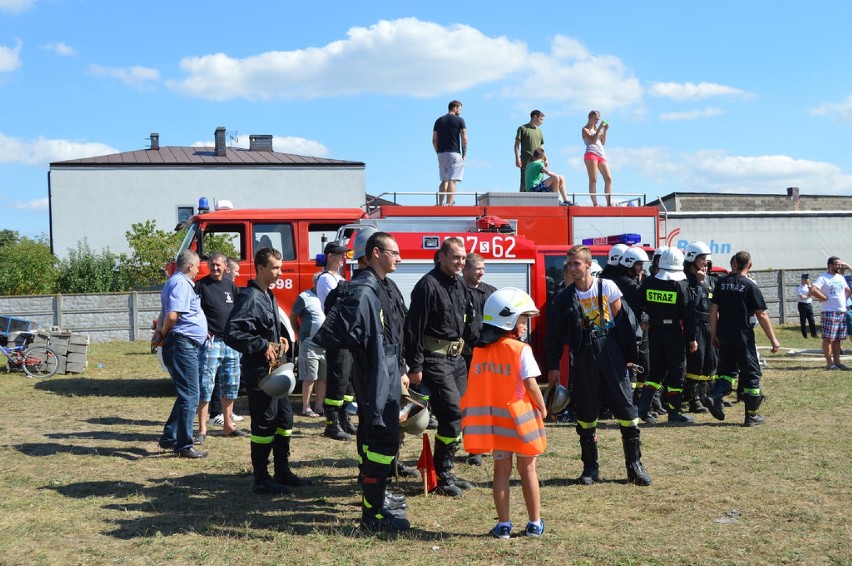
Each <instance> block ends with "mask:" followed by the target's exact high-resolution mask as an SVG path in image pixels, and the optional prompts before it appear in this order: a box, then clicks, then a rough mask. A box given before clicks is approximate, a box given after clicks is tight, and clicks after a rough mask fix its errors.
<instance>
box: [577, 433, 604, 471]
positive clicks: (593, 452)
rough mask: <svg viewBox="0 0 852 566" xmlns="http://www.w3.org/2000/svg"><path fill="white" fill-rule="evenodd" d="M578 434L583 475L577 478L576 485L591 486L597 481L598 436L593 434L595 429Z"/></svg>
mask: <svg viewBox="0 0 852 566" xmlns="http://www.w3.org/2000/svg"><path fill="white" fill-rule="evenodd" d="M578 428H579V427H578ZM578 432H579V434H580V459H581V460H582V461H583V473H582V474H580V477H579V478H577V483H578V484H580V485H592V484H593V483H595V482H596V481H598V477H599V468H598V436H597V434H595V429H580V430H578ZM589 433H591V434H589Z"/></svg>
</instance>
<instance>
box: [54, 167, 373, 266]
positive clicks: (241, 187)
mask: <svg viewBox="0 0 852 566" xmlns="http://www.w3.org/2000/svg"><path fill="white" fill-rule="evenodd" d="M50 194H51V199H50V201H51V236H52V243H53V251H54V253H55V254H56V255H57V256H58V257H60V258H64V257H67V255H68V249H69V248H71V249H73V248H76V246H77V242H80V241H82V240H83V239H84V238H85V239H86V240H87V241H88V243H89V246H90V247H91V248H92V249H93V250H95V251H99V250H101V249H105V248H109V249H110V251H112V252H114V253H120V252H126V251H129V249H128V247H127V240H126V238H125V232H126V231H127V230H129V229H130V226H131V225H132V224H134V223H137V222H144V221H146V220H155V221H156V222H157V227H158V228H159V229H161V230H171V229H172V228H174V226H175V225H176V224H177V221H178V217H177V208H178V206H191V207H193V209H194V210H195V212H197V206H198V199H199V197H202V196H206V197H207V198H208V199H209V201H210V206H211V207H212V206H213V203H214V199H218V200H221V199H227V200H230V201H231V202H232V203H233V204H234V207H236V208H314V207H315V208H322V207H328V206H333V207H335V208H337V207H356V208H357V207H360V206H362V205H363V204H364V201H365V198H366V197H365V181H364V168H363V167H334V168H321V167H317V166H313V167H293V166H288V167H264V166H251V167H241V166H239V165H236V166H235V165H228V166H226V167H222V166H218V167H209V168H201V167H198V166H194V167H184V166H175V167H160V166H158V167H147V168H146V167H138V166H136V167H120V166H119V167H116V166H110V167H97V166H92V167H81V166H75V167H62V166H59V167H56V166H54V167H52V168H51V171H50Z"/></svg>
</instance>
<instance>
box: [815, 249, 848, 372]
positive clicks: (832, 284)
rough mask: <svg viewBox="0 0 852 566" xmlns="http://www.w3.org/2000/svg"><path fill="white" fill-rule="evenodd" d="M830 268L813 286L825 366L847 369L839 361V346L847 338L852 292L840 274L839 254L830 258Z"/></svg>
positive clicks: (828, 263)
mask: <svg viewBox="0 0 852 566" xmlns="http://www.w3.org/2000/svg"><path fill="white" fill-rule="evenodd" d="M827 266H828V268H827V271H826V272H825V273H823V274H822V275H820V276H819V277H818V278H817V280H816V281H814V284H813V285H812V286H811V296H813V297H816V298H817V300H819V303H820V320H821V322H822V353H823V355H824V356H825V364H826V365H825V369H827V370H838V369H843V370H845V369H848V368H847V367H846V366H845V365H843V364H841V363H840V345H841V343H842V342H843V341H844V340H846V300H847V299H848V298H849V295H850V294H852V290H850V289H849V285H848V284H847V283H846V279H845V278H844V277H843V275H842V274H841V273H840V271H841V269H842V268H843V262H842V261H841V260H840V258H839V257H837V256H831V257H830V258H828V262H827Z"/></svg>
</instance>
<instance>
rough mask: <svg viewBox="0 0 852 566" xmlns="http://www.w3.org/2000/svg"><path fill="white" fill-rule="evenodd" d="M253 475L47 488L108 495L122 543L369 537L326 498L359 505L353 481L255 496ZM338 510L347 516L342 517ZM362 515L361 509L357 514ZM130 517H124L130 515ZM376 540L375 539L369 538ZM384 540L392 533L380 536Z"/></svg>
mask: <svg viewBox="0 0 852 566" xmlns="http://www.w3.org/2000/svg"><path fill="white" fill-rule="evenodd" d="M251 484H252V480H251V477H250V476H248V475H245V476H235V475H230V474H206V473H195V474H189V475H186V476H181V477H174V478H156V479H152V480H151V481H150V483H149V484H148V485H144V484H141V483H136V482H120V481H119V482H116V481H90V482H77V483H71V484H67V485H61V486H54V485H51V486H45V487H42V488H40V489H48V490H52V491H55V492H56V493H59V494H60V495H63V496H65V497H69V498H73V499H87V498H93V497H95V498H108V501H107V502H105V503H104V504H103V506H102V508H103V509H106V510H112V511H116V512H117V513H115V515H116V516H119V517H121V518H115V519H111V520H108V523H107V525H108V526H109V525H114V528H112V529H111V530H107V531H106V532H104V534H106V535H108V536H112V537H115V538H117V539H121V540H130V539H136V538H147V537H152V536H170V535H180V534H187V533H194V534H199V535H202V536H214V537H221V536H222V535H224V534H227V535H228V536H238V537H241V538H246V539H271V536H272V535H271V534H270V531H271V532H277V531H281V532H288V533H293V534H298V535H308V534H325V535H341V534H342V535H347V536H361V535H367V533H364V532H362V531H361V530H360V529H358V528H357V524H356V522H355V520H354V518H353V520H351V521H350V520H346V519H344V520H341V517H342V516H343V517H353V515H352V512H351V509H346V507H349V505H338V504H334V503H330V502H329V501H328V499H327V498H329V497H343V498H347V499H352V501H353V502H354V501H356V500H357V498H358V493H357V488H356V485H355V482H354V481H351V480H349V481H345V482H340V481H334V480H331V481H323V480H322V479H317V478H315V479H314V485H312V486H309V487H304V488H298V489H296V490H294V492H293V493H292V494H290V495H282V496H269V495H255V494H253V493H252V492H251ZM341 511H345V513H342V512H341ZM354 516H355V517H357V512H356V513H355V515H354ZM125 517H126V518H125ZM448 535H451V536H452V535H455V536H468V535H465V534H463V533H448V532H441V533H432V532H428V531H421V530H418V529H413V530H412V531H409V533H407V534H406V535H403V536H405V537H406V538H411V537H415V538H420V539H424V540H431V539H437V538H444V537H446V536H448ZM370 536H374V535H370ZM378 536H379V537H386V536H392V535H378Z"/></svg>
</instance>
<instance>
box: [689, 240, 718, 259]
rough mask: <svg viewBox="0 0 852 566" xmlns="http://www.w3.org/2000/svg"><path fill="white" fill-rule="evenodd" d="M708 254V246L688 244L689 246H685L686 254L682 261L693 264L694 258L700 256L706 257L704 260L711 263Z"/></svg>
mask: <svg viewBox="0 0 852 566" xmlns="http://www.w3.org/2000/svg"><path fill="white" fill-rule="evenodd" d="M710 252H711V250H710V246H708V245H707V244H705V243H704V242H698V241H696V242H689V245H687V246H686V253H685V254H684V256H683V261H688V262H689V263H695V258H697V257H698V256H700V255H706V256H707V257H706V258H705V259H706V260H707V261H711V257H710Z"/></svg>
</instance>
